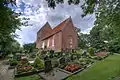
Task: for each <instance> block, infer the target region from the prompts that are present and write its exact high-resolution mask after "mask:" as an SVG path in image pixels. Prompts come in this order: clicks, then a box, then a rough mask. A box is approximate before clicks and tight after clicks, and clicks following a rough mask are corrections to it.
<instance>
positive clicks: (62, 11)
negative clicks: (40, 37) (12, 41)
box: [12, 0, 95, 45]
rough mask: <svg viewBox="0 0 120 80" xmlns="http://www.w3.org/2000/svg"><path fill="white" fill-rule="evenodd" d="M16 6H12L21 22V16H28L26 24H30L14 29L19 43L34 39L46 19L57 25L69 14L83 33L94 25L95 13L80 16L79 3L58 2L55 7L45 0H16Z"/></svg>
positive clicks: (33, 40)
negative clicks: (52, 7) (49, 6)
mask: <svg viewBox="0 0 120 80" xmlns="http://www.w3.org/2000/svg"><path fill="white" fill-rule="evenodd" d="M16 3H17V7H12V9H13V10H15V11H16V12H21V13H22V15H21V16H20V18H21V22H25V20H22V18H24V17H26V18H30V20H28V24H32V26H27V27H25V26H21V31H20V30H16V33H17V34H18V35H19V38H17V39H16V40H17V41H19V43H20V44H21V45H23V44H25V43H32V42H35V41H36V33H37V31H38V30H39V29H40V28H41V27H42V26H43V25H44V24H45V23H46V22H47V21H48V22H49V23H50V25H51V26H52V27H55V26H56V25H58V24H59V23H60V22H61V21H63V20H65V19H66V18H68V17H69V16H71V17H72V20H73V23H74V25H75V26H76V27H79V28H80V29H81V31H82V32H83V33H89V31H90V30H91V29H92V27H93V26H94V21H95V15H94V14H91V15H87V16H86V17H84V18H82V17H81V15H82V13H83V12H82V9H81V8H80V5H81V4H82V3H83V0H82V1H81V3H80V5H68V4H67V2H65V3H64V4H58V5H57V6H56V8H55V9H51V8H48V6H47V2H46V0H16Z"/></svg>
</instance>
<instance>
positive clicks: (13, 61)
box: [9, 59, 18, 66]
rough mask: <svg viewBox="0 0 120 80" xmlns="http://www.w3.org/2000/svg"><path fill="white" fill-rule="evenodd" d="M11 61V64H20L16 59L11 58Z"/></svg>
mask: <svg viewBox="0 0 120 80" xmlns="http://www.w3.org/2000/svg"><path fill="white" fill-rule="evenodd" d="M9 62H10V66H16V65H17V64H18V61H17V60H14V59H11V60H9Z"/></svg>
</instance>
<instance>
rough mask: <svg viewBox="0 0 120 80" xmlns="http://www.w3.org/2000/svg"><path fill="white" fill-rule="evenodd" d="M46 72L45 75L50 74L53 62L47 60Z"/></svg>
mask: <svg viewBox="0 0 120 80" xmlns="http://www.w3.org/2000/svg"><path fill="white" fill-rule="evenodd" d="M44 71H45V73H48V72H50V71H52V64H51V60H45V67H44Z"/></svg>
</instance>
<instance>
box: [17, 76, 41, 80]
mask: <svg viewBox="0 0 120 80" xmlns="http://www.w3.org/2000/svg"><path fill="white" fill-rule="evenodd" d="M15 80H40V77H39V76H38V75H31V76H24V77H18V78H15Z"/></svg>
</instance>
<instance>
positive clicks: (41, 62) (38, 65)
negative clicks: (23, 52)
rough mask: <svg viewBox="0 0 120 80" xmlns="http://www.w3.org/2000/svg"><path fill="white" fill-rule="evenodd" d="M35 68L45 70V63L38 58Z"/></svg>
mask: <svg viewBox="0 0 120 80" xmlns="http://www.w3.org/2000/svg"><path fill="white" fill-rule="evenodd" d="M33 66H34V67H35V68H37V69H41V68H44V62H43V60H41V59H40V58H39V57H38V56H36V58H35V60H34V64H33Z"/></svg>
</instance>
